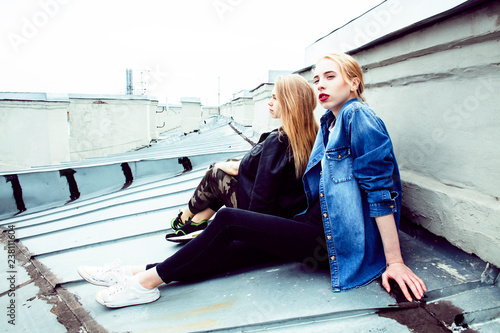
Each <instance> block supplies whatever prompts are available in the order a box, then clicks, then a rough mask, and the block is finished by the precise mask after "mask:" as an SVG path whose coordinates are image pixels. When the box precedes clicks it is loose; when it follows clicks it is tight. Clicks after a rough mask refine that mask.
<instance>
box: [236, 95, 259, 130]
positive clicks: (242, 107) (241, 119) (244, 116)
mask: <svg viewBox="0 0 500 333" xmlns="http://www.w3.org/2000/svg"><path fill="white" fill-rule="evenodd" d="M231 103H232V105H233V109H234V116H233V118H234V121H236V122H237V123H238V124H240V125H243V126H252V122H253V116H254V105H253V99H252V98H251V97H239V98H237V99H235V100H233V101H232V102H231Z"/></svg>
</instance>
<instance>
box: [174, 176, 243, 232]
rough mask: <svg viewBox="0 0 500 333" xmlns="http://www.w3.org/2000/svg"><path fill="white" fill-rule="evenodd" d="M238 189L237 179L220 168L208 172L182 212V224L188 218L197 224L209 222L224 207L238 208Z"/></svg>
mask: <svg viewBox="0 0 500 333" xmlns="http://www.w3.org/2000/svg"><path fill="white" fill-rule="evenodd" d="M237 189H238V179H237V178H236V177H234V176H231V175H229V174H227V173H225V172H224V171H222V170H220V169H218V168H212V169H210V170H208V171H207V173H206V174H205V176H204V177H203V179H202V180H201V182H200V184H199V185H198V187H197V188H196V190H195V191H194V194H193V196H192V197H191V200H189V203H188V207H186V208H185V209H184V211H183V212H182V214H181V217H180V218H181V220H182V222H183V223H184V222H185V221H186V220H187V219H188V218H191V219H192V220H193V221H195V222H201V221H203V220H209V219H210V218H211V217H212V216H213V215H214V214H215V212H216V211H218V210H219V209H220V208H221V207H222V206H224V205H225V206H227V207H234V208H236V207H237V201H236V197H237V193H236V192H237Z"/></svg>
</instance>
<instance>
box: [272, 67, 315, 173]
mask: <svg viewBox="0 0 500 333" xmlns="http://www.w3.org/2000/svg"><path fill="white" fill-rule="evenodd" d="M275 89H276V90H275V91H276V99H277V100H278V103H279V104H280V107H281V119H282V121H283V131H284V132H285V133H286V135H287V136H288V140H289V142H290V147H291V148H292V152H293V157H294V163H295V175H296V176H297V179H298V178H301V177H302V175H303V174H304V172H305V170H306V167H307V162H308V161H309V155H310V154H311V150H312V148H313V145H314V141H315V140H316V133H317V132H318V123H317V122H316V119H314V109H315V108H316V103H317V102H316V95H315V93H314V89H313V88H312V87H311V85H310V84H309V82H307V80H306V79H304V78H303V77H302V76H300V75H297V74H292V75H286V76H280V77H278V79H277V80H276V85H275Z"/></svg>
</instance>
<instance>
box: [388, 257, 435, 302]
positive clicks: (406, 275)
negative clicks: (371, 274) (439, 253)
mask: <svg viewBox="0 0 500 333" xmlns="http://www.w3.org/2000/svg"><path fill="white" fill-rule="evenodd" d="M389 279H393V280H394V281H396V282H397V284H398V285H399V287H400V288H401V291H402V292H403V294H404V295H405V297H406V299H407V300H408V301H409V302H411V301H412V298H411V295H410V293H409V291H408V287H410V289H411V291H412V293H413V295H415V297H416V298H417V299H421V298H422V296H423V295H424V292H425V291H427V286H426V285H425V283H424V281H423V280H422V279H421V278H419V277H418V276H417V275H416V274H415V273H413V271H412V270H411V269H410V268H409V267H408V266H406V265H405V264H404V263H402V262H395V263H392V264H389V265H388V266H387V268H386V270H385V272H384V274H382V286H383V287H384V288H385V290H387V292H390V291H391V286H390V284H389Z"/></svg>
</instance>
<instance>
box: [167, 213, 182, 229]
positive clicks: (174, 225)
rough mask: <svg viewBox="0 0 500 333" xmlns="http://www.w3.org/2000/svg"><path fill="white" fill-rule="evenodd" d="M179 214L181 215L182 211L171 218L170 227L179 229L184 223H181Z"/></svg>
mask: <svg viewBox="0 0 500 333" xmlns="http://www.w3.org/2000/svg"><path fill="white" fill-rule="evenodd" d="M181 215H182V212H179V215H177V216H176V217H174V218H173V219H172V221H171V222H170V226H171V227H172V229H174V230H179V228H180V227H182V226H183V225H184V223H182V219H181Z"/></svg>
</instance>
